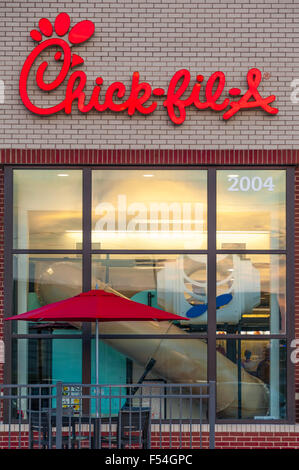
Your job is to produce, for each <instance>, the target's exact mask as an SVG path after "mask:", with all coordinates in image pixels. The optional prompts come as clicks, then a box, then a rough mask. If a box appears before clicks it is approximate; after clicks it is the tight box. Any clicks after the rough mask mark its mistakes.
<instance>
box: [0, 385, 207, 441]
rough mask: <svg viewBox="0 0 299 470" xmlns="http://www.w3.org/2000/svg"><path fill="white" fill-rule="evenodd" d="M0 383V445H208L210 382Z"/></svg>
mask: <svg viewBox="0 0 299 470" xmlns="http://www.w3.org/2000/svg"><path fill="white" fill-rule="evenodd" d="M0 387H1V397H0V405H1V406H0V448H8V449H9V448H10V449H13V448H33V449H34V448H46V449H53V448H56V449H61V448H66V449H70V448H95V449H98V448H118V449H119V448H132V449H133V448H148V449H155V448H156V449H162V448H165V449H172V448H177V449H182V448H211V449H213V448H214V447H215V409H216V403H215V382H210V383H203V384H165V383H162V382H144V383H142V384H123V385H110V384H109V385H91V384H87V385H85V384H74V383H62V382H57V383H56V384H55V385H40V384H32V385H0Z"/></svg>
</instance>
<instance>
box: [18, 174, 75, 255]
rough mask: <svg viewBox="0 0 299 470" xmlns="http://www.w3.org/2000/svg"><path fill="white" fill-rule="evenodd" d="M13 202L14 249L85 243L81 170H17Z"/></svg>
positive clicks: (73, 247) (61, 247)
mask: <svg viewBox="0 0 299 470" xmlns="http://www.w3.org/2000/svg"><path fill="white" fill-rule="evenodd" d="M13 205H14V217H13V225H14V231H13V246H14V248H20V249H21V248H23V249H42V250H45V249H47V250H50V249H53V250H55V249H72V250H75V249H77V248H78V246H80V245H78V244H80V243H82V172H81V171H80V170H67V171H62V170H61V171H60V170H15V171H14V190H13ZM73 233H76V237H75V238H74V236H73Z"/></svg>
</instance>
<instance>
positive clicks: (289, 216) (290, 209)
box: [286, 167, 295, 423]
mask: <svg viewBox="0 0 299 470" xmlns="http://www.w3.org/2000/svg"><path fill="white" fill-rule="evenodd" d="M294 219H295V168H294V167H292V168H288V169H287V171H286V249H287V256H286V311H287V315H286V336H287V381H286V382H287V419H288V421H290V422H292V423H294V422H295V365H294V364H293V363H292V362H291V359H290V358H291V352H292V350H291V347H290V346H291V341H292V339H294V338H295V312H294V308H295V266H294V260H295V249H294V241H295V223H294Z"/></svg>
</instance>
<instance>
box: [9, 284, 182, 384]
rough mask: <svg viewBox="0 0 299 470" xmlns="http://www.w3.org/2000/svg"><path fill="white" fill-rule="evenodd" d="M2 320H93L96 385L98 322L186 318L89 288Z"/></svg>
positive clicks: (97, 377)
mask: <svg viewBox="0 0 299 470" xmlns="http://www.w3.org/2000/svg"><path fill="white" fill-rule="evenodd" d="M5 320H25V321H56V322H57V321H67V322H96V385H98V383H99V375H98V371H99V368H98V348H99V327H98V322H99V321H101V322H104V321H105V322H112V321H113V322H114V321H145V320H156V321H166V320H188V319H187V318H185V317H181V316H180V315H176V314H174V313H169V312H165V311H163V310H159V309H157V308H154V307H149V306H148V305H144V304H140V303H138V302H134V301H133V300H130V299H127V298H126V297H123V296H120V295H116V294H114V293H111V292H107V291H105V290H100V289H97V290H90V291H88V292H83V293H81V294H79V295H76V296H74V297H71V298H69V299H66V300H61V301H59V302H54V303H52V304H49V305H45V306H44V307H40V308H37V309H35V310H31V311H29V312H26V313H22V314H20V315H15V316H13V317H9V318H5Z"/></svg>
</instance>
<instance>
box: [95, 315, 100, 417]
mask: <svg viewBox="0 0 299 470" xmlns="http://www.w3.org/2000/svg"><path fill="white" fill-rule="evenodd" d="M95 341H96V360H95V364H96V397H97V398H96V412H97V418H98V417H99V401H98V395H99V387H98V385H99V320H98V319H96V337H95Z"/></svg>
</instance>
